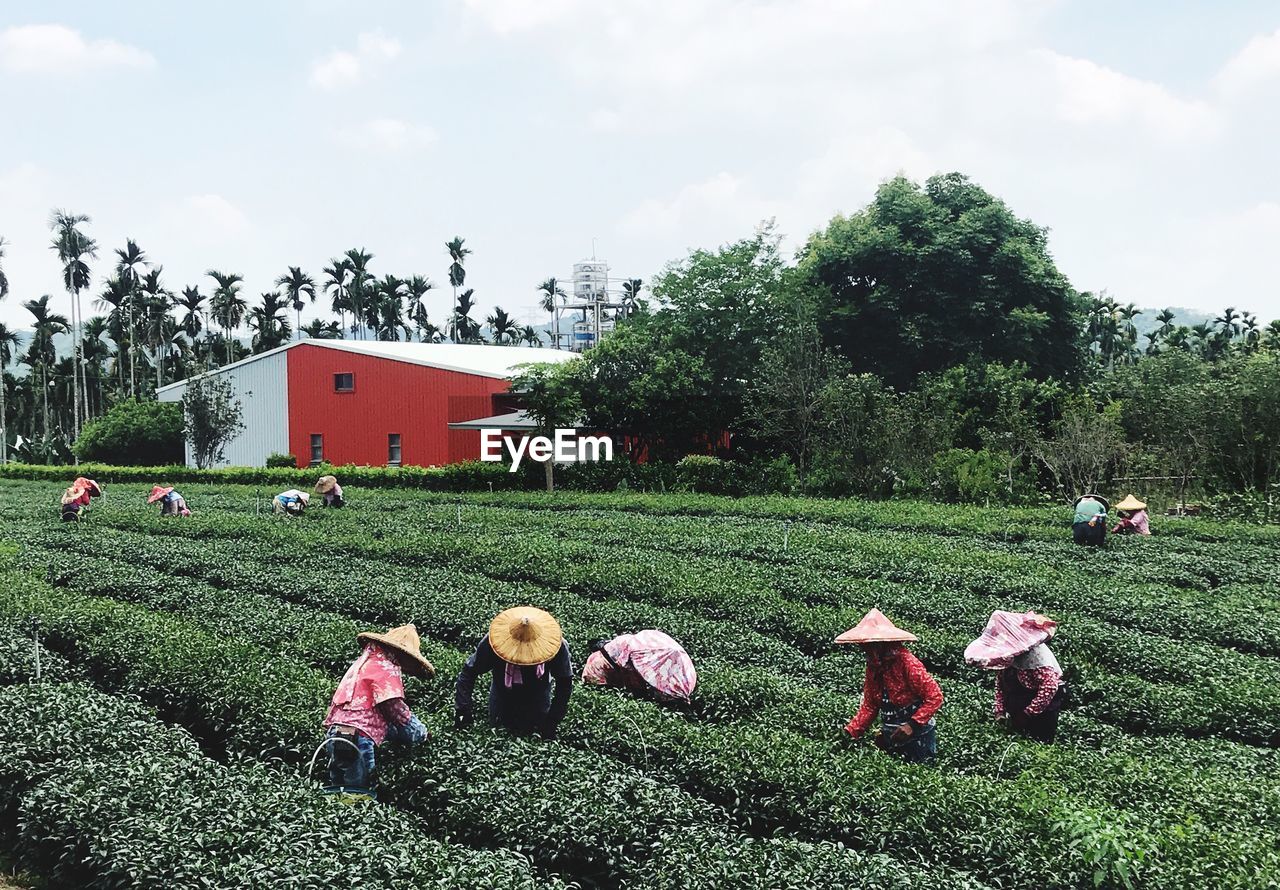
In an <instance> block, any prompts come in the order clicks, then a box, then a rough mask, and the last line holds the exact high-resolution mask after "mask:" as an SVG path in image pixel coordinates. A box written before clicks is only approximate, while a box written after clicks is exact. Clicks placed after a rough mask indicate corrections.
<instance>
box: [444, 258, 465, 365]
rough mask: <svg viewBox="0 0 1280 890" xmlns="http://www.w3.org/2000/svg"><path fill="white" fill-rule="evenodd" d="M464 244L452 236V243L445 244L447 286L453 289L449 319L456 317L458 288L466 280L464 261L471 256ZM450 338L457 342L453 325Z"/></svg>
mask: <svg viewBox="0 0 1280 890" xmlns="http://www.w3.org/2000/svg"><path fill="white" fill-rule="evenodd" d="M464 245H465V242H464V240H463V239H462V238H460V237H458V236H456V235H455V236H454V237H453V240H452V241H448V242H446V243H445V246H444V247H445V250H447V251H448V252H449V260H450V262H449V285H450V286H451V287H452V288H453V308H452V310H451V312H450V317H451V318H453V319H455V320H456V319H457V318H458V317H459V316H458V288H460V287H462V285H463V284H465V283H466V280H467V269H466V260H467V257H468V256H470V254H471V249H470V248H469V247H466V246H464ZM451 331H452V333H451V336H452V338H453V342H455V343H457V342H458V337H459V330H458V326H457V325H456V324H454V325H453V326H452V328H451Z"/></svg>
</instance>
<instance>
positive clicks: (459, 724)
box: [453, 711, 471, 729]
mask: <svg viewBox="0 0 1280 890" xmlns="http://www.w3.org/2000/svg"><path fill="white" fill-rule="evenodd" d="M470 725H471V712H470V711H454V712H453V728H454V729H466V728H467V727H468V726H470Z"/></svg>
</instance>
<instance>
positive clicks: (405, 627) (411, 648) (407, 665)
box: [356, 624, 436, 677]
mask: <svg viewBox="0 0 1280 890" xmlns="http://www.w3.org/2000/svg"><path fill="white" fill-rule="evenodd" d="M356 640H357V641H359V642H360V643H361V644H362V645H363V644H365V643H379V644H381V645H383V646H386V647H387V648H388V649H392V650H394V651H395V653H396V654H397V655H403V656H404V658H401V659H400V666H401V667H402V668H404V669H405V670H406V671H408V672H409V673H411V674H416V675H417V676H419V677H434V676H435V675H436V669H435V667H434V666H433V665H432V664H431V662H429V661H427V660H426V659H425V658H423V657H422V643H421V641H420V640H419V639H418V629H417V628H416V627H414V626H413V625H412V624H402V625H400V626H399V627H393V628H392V629H391V630H389V631H387V632H386V633H384V634H379V633H374V632H373V631H371V630H366V631H365V632H364V633H362V634H357V635H356Z"/></svg>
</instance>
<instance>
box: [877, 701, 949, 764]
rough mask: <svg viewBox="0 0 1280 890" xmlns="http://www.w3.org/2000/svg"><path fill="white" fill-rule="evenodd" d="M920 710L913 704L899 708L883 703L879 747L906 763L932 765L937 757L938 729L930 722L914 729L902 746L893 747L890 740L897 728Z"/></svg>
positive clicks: (917, 704) (917, 703) (881, 706)
mask: <svg viewBox="0 0 1280 890" xmlns="http://www.w3.org/2000/svg"><path fill="white" fill-rule="evenodd" d="M919 708H920V703H919V702H915V703H913V704H910V705H908V706H906V707H903V708H899V707H896V706H895V705H893V704H891V703H889V702H887V701H884V702H882V703H881V705H880V747H882V748H884V750H886V751H889V752H891V753H893V754H897V755H898V756H899V757H901V758H902V759H903V760H905V761H907V762H908V763H932V762H933V761H934V760H935V759H936V758H937V756H938V728H937V726H935V725H934V724H933V722H932V721H930V722H929V723H926V724H925V725H924V726H918V727H916V730H915V732H913V733H912V734H911V739H910V740H909V741H908V742H907V743H906V744H904V745H894V744H893V743H892V742H891V741H890V738H891V737H892V736H893V733H894V731H895V730H897V728H898V727H899V726H901V725H902V724H904V723H906V722H907V719H908V718H909V717H910V716H911V715H912V714H914V713H915V712H916V711H917V710H919Z"/></svg>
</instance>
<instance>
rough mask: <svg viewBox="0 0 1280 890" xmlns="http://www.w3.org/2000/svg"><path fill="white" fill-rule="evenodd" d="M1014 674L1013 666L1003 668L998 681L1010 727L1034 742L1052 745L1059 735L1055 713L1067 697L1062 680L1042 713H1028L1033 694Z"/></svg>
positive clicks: (1060, 709) (1065, 687) (1015, 672)
mask: <svg viewBox="0 0 1280 890" xmlns="http://www.w3.org/2000/svg"><path fill="white" fill-rule="evenodd" d="M1017 673H1018V672H1017V670H1015V669H1014V668H1006V669H1005V670H1003V671H1001V672H1000V678H999V679H998V680H997V682H998V683H999V684H1000V692H1001V696H1002V697H1003V699H1004V708H1005V710H1006V711H1008V712H1009V728H1010V729H1012V730H1015V731H1016V732H1020V733H1022V734H1023V735H1024V736H1026V737H1027V738H1029V739H1035V740H1036V741H1037V742H1044V743H1046V744H1052V743H1053V740H1054V739H1055V738H1057V736H1058V714H1059V713H1060V712H1061V711H1062V706H1063V705H1064V704H1065V703H1066V700H1067V686H1066V684H1065V683H1063V684H1061V685H1059V686H1058V691H1057V692H1056V693H1054V695H1053V700H1052V701H1050V702H1049V706H1048V707H1047V708H1045V709H1044V711H1043V712H1042V713H1039V714H1028V713H1027V712H1026V710H1027V705H1029V704H1031V700H1032V699H1033V698H1035V693H1033V692H1032V691H1031V690H1030V689H1028V688H1027V687H1025V686H1023V685H1022V684H1021V683H1019V682H1018V678H1017V676H1016V675H1017Z"/></svg>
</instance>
